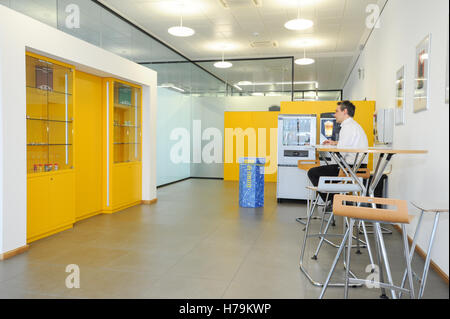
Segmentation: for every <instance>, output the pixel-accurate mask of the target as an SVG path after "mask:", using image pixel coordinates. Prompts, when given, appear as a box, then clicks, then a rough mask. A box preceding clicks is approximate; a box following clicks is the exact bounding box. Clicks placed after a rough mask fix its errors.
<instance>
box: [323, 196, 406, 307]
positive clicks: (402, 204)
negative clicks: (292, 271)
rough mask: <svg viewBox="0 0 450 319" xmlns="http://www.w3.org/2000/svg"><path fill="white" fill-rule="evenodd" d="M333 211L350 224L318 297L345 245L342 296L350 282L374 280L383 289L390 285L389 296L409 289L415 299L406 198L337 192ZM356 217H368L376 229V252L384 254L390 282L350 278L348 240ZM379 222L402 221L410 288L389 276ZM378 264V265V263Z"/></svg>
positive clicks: (395, 222)
mask: <svg viewBox="0 0 450 319" xmlns="http://www.w3.org/2000/svg"><path fill="white" fill-rule="evenodd" d="M349 203H352V204H355V203H356V204H358V206H353V205H349ZM361 204H365V205H368V204H370V205H372V208H370V207H361ZM376 204H380V205H386V206H384V207H387V206H388V205H389V206H395V209H387V208H376ZM333 211H334V214H335V215H336V216H342V217H344V218H347V219H348V220H349V221H348V223H349V227H348V228H347V231H346V232H345V234H344V238H343V240H342V243H341V245H340V246H339V250H338V253H337V254H336V257H335V259H334V261H333V264H332V266H331V269H330V272H329V274H328V277H327V279H326V281H325V284H324V286H323V289H322V291H321V293H320V296H319V299H322V298H323V296H324V294H325V292H326V290H327V288H328V286H329V282H330V279H331V277H332V275H333V273H334V270H335V269H336V265H337V262H338V261H339V258H340V256H341V254H342V251H343V250H344V248H345V246H347V249H346V250H347V254H346V257H345V258H344V259H345V260H346V261H345V265H346V270H345V285H344V288H345V290H344V297H345V299H347V298H348V287H349V285H351V284H355V283H359V284H371V285H373V284H377V285H379V286H380V287H381V288H382V289H390V290H391V294H392V297H393V298H394V299H397V295H396V293H395V291H399V292H403V293H408V294H409V295H410V297H411V298H412V299H414V285H413V274H412V270H411V259H410V258H409V247H408V238H407V235H406V224H409V223H410V216H409V215H408V206H407V203H406V201H403V200H397V199H387V198H373V197H358V196H348V195H336V196H335V198H334V205H333ZM358 220H365V221H371V222H374V223H375V224H374V229H375V239H376V243H377V248H378V250H379V253H380V254H382V256H383V263H384V266H385V268H386V272H387V275H388V281H389V283H384V282H383V283H381V282H375V283H374V282H372V281H370V280H364V279H357V278H350V255H351V250H350V247H351V244H352V236H350V233H351V232H352V230H353V226H354V224H355V221H358ZM379 223H386V224H397V223H398V224H401V225H402V231H403V254H404V256H403V257H404V258H405V262H406V272H407V277H408V282H409V289H405V288H403V287H397V286H395V285H394V283H393V280H392V276H391V270H390V266H389V261H388V258H387V253H386V247H385V245H384V240H383V235H382V232H381V227H380V225H379ZM380 267H381V265H380Z"/></svg>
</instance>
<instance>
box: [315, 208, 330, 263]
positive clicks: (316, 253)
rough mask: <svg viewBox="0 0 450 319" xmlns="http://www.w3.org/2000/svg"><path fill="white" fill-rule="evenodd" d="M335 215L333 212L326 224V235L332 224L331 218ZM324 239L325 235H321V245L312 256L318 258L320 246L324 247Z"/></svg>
mask: <svg viewBox="0 0 450 319" xmlns="http://www.w3.org/2000/svg"><path fill="white" fill-rule="evenodd" d="M333 216H334V214H331V216H330V217H329V219H328V222H327V225H326V226H325V230H324V232H323V234H324V235H326V234H327V233H328V228H330V224H331V220H332V217H333ZM321 233H322V232H321ZM324 241H325V237H320V242H319V245H318V246H317V248H316V252H315V253H314V256H313V257H312V259H314V260H317V256H318V255H319V251H320V248H321V247H322V245H323V242H324Z"/></svg>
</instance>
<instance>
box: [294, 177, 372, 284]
mask: <svg viewBox="0 0 450 319" xmlns="http://www.w3.org/2000/svg"><path fill="white" fill-rule="evenodd" d="M310 188H311V189H312V190H314V191H315V192H316V193H317V195H316V199H315V200H314V201H313V203H312V204H311V206H310V208H309V210H308V219H307V222H306V229H305V236H304V240H303V245H302V248H301V253H300V270H301V271H302V272H303V273H304V274H305V276H306V277H307V278H308V280H309V281H310V282H311V283H312V284H313V285H314V286H318V287H322V286H323V284H322V283H320V282H317V281H315V280H314V279H313V278H312V277H311V275H310V274H309V272H308V271H307V269H306V268H305V267H304V263H303V261H304V255H305V250H306V243H307V241H308V238H311V237H318V238H320V242H319V245H318V247H317V249H316V254H315V255H314V256H313V258H312V259H314V260H317V254H318V251H319V250H320V248H321V246H322V244H323V242H327V243H328V244H330V245H332V246H334V247H335V248H339V246H338V245H336V244H334V243H333V242H331V241H329V240H328V239H327V238H326V237H343V236H344V235H343V234H328V229H329V226H330V224H331V220H332V218H333V217H334V214H333V212H331V216H330V217H329V219H328V222H327V225H326V228H325V230H324V231H323V232H322V230H323V221H324V219H325V215H323V216H322V225H321V229H320V232H319V233H318V234H310V233H309V232H310V225H311V220H312V217H313V215H314V212H315V207H316V206H317V202H318V200H319V196H320V195H319V192H320V193H327V201H328V195H329V194H332V193H342V194H347V193H359V192H361V191H362V189H361V187H360V186H359V184H354V183H353V179H352V178H351V177H321V178H320V179H319V185H318V186H317V187H310ZM344 227H345V225H344ZM352 237H353V236H352ZM364 244H365V243H364ZM368 247H369V246H368ZM369 256H370V257H371V256H372V254H371V253H370V254H369ZM371 264H372V267H374V263H373V260H372V258H371ZM373 269H374V268H373ZM332 286H336V287H342V286H343V284H332ZM355 286H358V285H355Z"/></svg>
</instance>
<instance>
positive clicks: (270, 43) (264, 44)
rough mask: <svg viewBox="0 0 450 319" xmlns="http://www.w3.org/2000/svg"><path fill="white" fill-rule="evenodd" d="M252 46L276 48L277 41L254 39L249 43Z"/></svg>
mask: <svg viewBox="0 0 450 319" xmlns="http://www.w3.org/2000/svg"><path fill="white" fill-rule="evenodd" d="M250 46H251V47H252V48H278V42H277V41H254V42H252V43H250Z"/></svg>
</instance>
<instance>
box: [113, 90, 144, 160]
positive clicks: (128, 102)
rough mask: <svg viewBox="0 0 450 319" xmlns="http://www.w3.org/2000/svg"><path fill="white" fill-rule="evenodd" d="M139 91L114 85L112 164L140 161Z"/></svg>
mask: <svg viewBox="0 0 450 319" xmlns="http://www.w3.org/2000/svg"><path fill="white" fill-rule="evenodd" d="M140 95H141V90H140V89H139V88H135V87H131V86H128V85H125V84H122V83H119V82H115V83H114V124H113V126H114V135H113V142H114V163H124V162H137V161H140V160H141V98H140Z"/></svg>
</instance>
